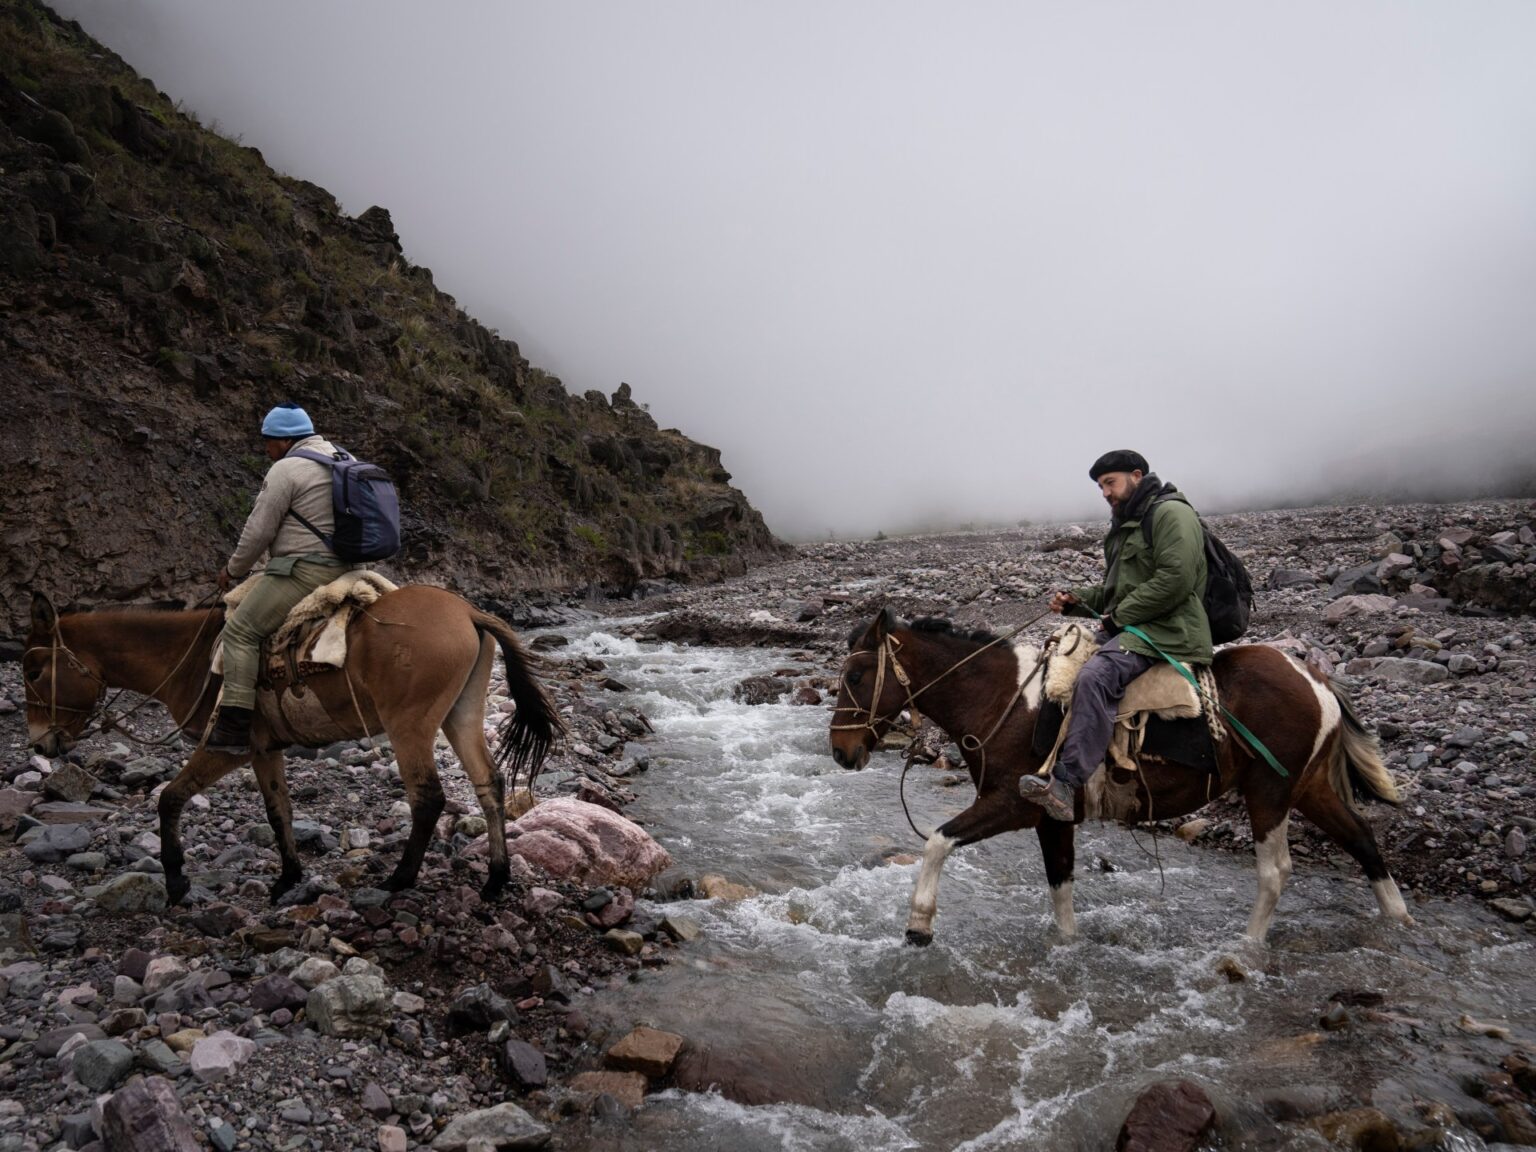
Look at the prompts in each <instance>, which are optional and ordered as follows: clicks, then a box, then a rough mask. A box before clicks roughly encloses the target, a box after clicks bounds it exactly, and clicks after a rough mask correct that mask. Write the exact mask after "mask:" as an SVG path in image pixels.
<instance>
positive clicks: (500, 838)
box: [443, 636, 510, 900]
mask: <svg viewBox="0 0 1536 1152" xmlns="http://www.w3.org/2000/svg"><path fill="white" fill-rule="evenodd" d="M495 658H496V642H495V640H494V639H492V638H491V637H489V636H487V637H484V638H483V639H482V640H481V641H480V658H479V660H477V661H476V662H475V668H474V671H473V672H471V673H470V675H469V679H468V681H467V682H466V683H465V685H464V691H463V692H461V693H459V698H458V699H457V700H456V701H454V704H453V707H452V708H450V709H449V710H448V716H447V718H446V719H445V720H444V721H443V735H445V736H447V737H448V743H449V744H451V745H452V746H453V750H454V751H455V752H456V753H458V757H459V762H460V763H461V764H463V765H464V771H465V772H466V773H467V774H468V775H469V781H470V783H471V784H473V785H474V788H475V799H477V800H479V801H480V811H481V812H483V813H484V814H485V825H486V830H487V832H488V834H489V835H488V839H487V842H486V843H487V847H488V848H489V849H490V864H491V871H490V876H489V877H487V879H486V881H485V886H484V887H482V888H481V889H480V898H481V899H482V900H491V899H494V898H495V897H496V896H498V895H500V894H501V890H502V889H503V888H505V887H506V886H507V877H508V876H509V875H510V869H509V868H508V867H507V807H506V781H505V780H503V779H502V775H501V773H500V772H498V771H497V770H496V765H495V764H494V763H493V762H492V760H491V750H490V749H489V748H488V747H486V743H485V688H486V684H487V682H488V681H489V680H490V676H491V663H492V661H494V660H495Z"/></svg>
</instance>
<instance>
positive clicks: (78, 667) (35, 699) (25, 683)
mask: <svg viewBox="0 0 1536 1152" xmlns="http://www.w3.org/2000/svg"><path fill="white" fill-rule="evenodd" d="M33 652H47V653H48V699H47V700H46V701H44V700H43V698H42V696H41V695H40V694H38V693H37V692H36V690H35V689H34V688H33V686H32V681H31V680H30V679H28V678H27V677H25V676H23V677H22V690H23V693H24V695H25V697H26V702H27V704H28V705H34V704H35V705H36V706H37V707H39V708H41V707H44V706H45V705H46V706H47V708H48V730H47V731H46V732H44V733H43V739H45V740H46V739H47V738H48V737H50V736H57V737H60V739H61V740H70V739H73V738H72V737H71V736H70V735H69V733H68V732H67V731H65V729H64V726H63V725H62V724H60V723H59V713H60V712H72V713H74V714H75V715H84V716H85V717H86V722H87V723H89V721H90V718H91V717H92V716H94V715H95V714H96V712H97V710H98V708H99V707H100V703H101V696H102V693H103V692H105V691H106V689H107V682H106V681H105V680H103V679H102V678H101V677H100V676H98V675H97V674H96V673H95V672H94V671H93V670H92V669H91V666H90V665H89V664H87V663H86V662H85V661H84V660H82V659H80V657H79V656H77V655H75V653H74V652H73V651H72V650H71V649H70V648H69V646H68V645H67V644H65V643H64V640H63V637H61V636H60V635H59V622H58V621H57V620H55V621H54V622H53V631H52V633H51V634H50V635H49V637H48V646H47V647H46V648H45V647H43V646H42V645H40V644H39V645H34V646H33V647H31V648H28V649H27V650H26V651H24V652H23V653H22V654H21V658H22V660H23V661H25V660H26V658H27V657H28V656H30V655H31V654H32V653H33ZM61 654H62V655H63V656H65V657H67V658H68V659H69V663H70V666H71V667H73V668H74V670H75V671H76V672H79V673H81V674H82V675H84V676H88V677H90V678H91V679H92V680H94V681H96V685H97V687H96V699H95V700H93V701H92V702H91V706H90V707H89V708H75V707H71V706H70V705H68V704H60V703H59V657H60V655H61ZM113 699H116V697H113ZM33 743H40V741H34V742H33Z"/></svg>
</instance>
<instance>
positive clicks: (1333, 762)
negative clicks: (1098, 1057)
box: [831, 608, 1413, 944]
mask: <svg viewBox="0 0 1536 1152" xmlns="http://www.w3.org/2000/svg"><path fill="white" fill-rule="evenodd" d="M995 639H996V638H995V637H992V636H990V635H989V634H987V633H969V634H967V633H961V632H957V631H955V630H953V629H952V628H951V627H950V625H949V623H948V621H942V620H918V621H916V622H914V623H911V624H908V623H904V622H902V621H899V620H898V619H897V618H896V616H895V615H894V613H892V612H891V610H890V609H889V608H887V609H885V610H884V611H883V612H881V613H880V615H878V616H877V617H876V618H875V620H874V622H873V623H872V624H870V625H869V627H868V628H866V629H864V630H863V631H862V633H860V634H856V635H855V636H853V637H851V638H850V645H849V654H848V658H847V660H846V661H845V663H844V665H843V676H842V686H841V688H840V689H839V691H838V696H837V708H836V711H835V712H834V713H833V723H832V733H831V736H832V757H833V759H834V760H836V761H837V763H838V764H839V765H841V766H842V767H844V768H852V769H859V768H862V767H864V765H865V764H866V763H867V762H868V760H869V754H870V751H871V750H872V749H873V748H874V747H875V745H876V744H877V743H878V741H879V740H880V738H881V737H883V736H884V735H885V734H886V733H887V732H888V731H890V728H891V726H892V724H893V723H894V722H895V720H896V719H897V717H898V716H899V715H900V714H901V712H902V710H903V709H904V708H907V707H909V706H910V707H915V708H921V710H922V712H923V715H925V716H927V717H928V718H929V719H930V720H932V721H933V722H934V723H935V724H937V725H938V726H939V727H940V728H942V729H944V731H945V732H947V733H948V734H949V736H950V737H951V738H952V739H954V740H956V741H961V748H962V752H963V753H964V755H965V758H966V762H967V765H968V766H969V768H970V772H971V780H972V782H973V783H974V784H975V785H976V788H977V794H976V800H975V802H974V803H973V804H972V805H971V806H970V807H969V808H967V809H966V810H965V811H964V812H962V813H960V814H959V815H958V816H956V817H954V818H953V819H952V820H948V821H946V822H945V823H944V824H942V825H941V826H940V827H939V828H938V829H936V830H935V831H934V832H933V833H932V835H931V836H930V837H929V838H928V844H927V847H926V849H925V850H924V852H923V864H922V870H921V872H920V873H919V875H918V880H917V886H916V888H915V889H914V890H913V893H912V913H911V918H910V919H909V920H908V922H907V939H908V941H910V942H911V943H913V944H927V943H929V942H930V941H931V940H932V939H933V916H934V913H935V911H936V910H937V907H938V892H939V873H940V871H941V870H942V869H943V866H944V860H945V858H946V857H947V856H948V855H949V854H950V852H952V851H953V850H954V849H956V848H958V847H960V846H961V845H963V844H974V843H975V842H976V841H978V840H985V839H987V838H988V837H991V836H996V835H997V834H998V833H1000V832H1012V831H1015V830H1018V829H1023V828H1034V829H1035V831H1036V833H1037V835H1038V836H1039V837H1040V850H1041V853H1042V854H1043V856H1044V857H1045V875H1046V879H1047V880H1048V881H1049V882H1050V886H1051V897H1052V903H1053V906H1054V909H1055V913H1056V924H1057V927H1058V928H1059V929H1060V930H1061V932H1062V934H1063V935H1064V936H1069V937H1070V936H1073V935H1075V934H1076V931H1077V926H1076V921H1075V919H1074V916H1073V911H1072V870H1073V852H1074V845H1073V836H1074V825H1073V824H1064V823H1060V822H1058V821H1056V820H1051V819H1049V818H1047V817H1046V816H1045V814H1044V812H1043V811H1042V810H1041V809H1040V807H1039V806H1038V805H1035V804H1030V803H1028V802H1027V801H1025V800H1024V799H1022V798H1021V797H1020V796H1019V778H1020V777H1021V776H1022V775H1023V774H1024V773H1026V772H1034V771H1036V770H1038V769H1039V767H1040V765H1041V763H1042V760H1041V757H1040V756H1039V755H1037V754H1036V753H1035V752H1034V750H1033V747H1032V745H1033V736H1034V729H1035V721H1036V719H1037V717H1038V716H1039V713H1040V702H1041V697H1042V689H1041V681H1042V679H1043V676H1041V675H1034V676H1031V673H1032V672H1033V671H1034V670H1035V668H1036V665H1037V663H1038V661H1039V655H1040V650H1039V649H1038V648H1034V647H1031V646H1028V645H1022V644H1021V645H1018V646H1017V647H1014V646H1010V645H1009V644H1006V643H996V642H995ZM1213 669H1214V671H1215V675H1216V683H1217V687H1218V692H1219V695H1220V698H1221V702H1222V703H1223V704H1224V705H1226V707H1227V708H1229V709H1230V710H1231V711H1232V712H1233V714H1234V715H1236V716H1238V717H1239V718H1240V719H1241V720H1242V721H1243V723H1244V724H1246V725H1247V726H1248V728H1249V729H1250V730H1251V731H1252V732H1253V734H1254V735H1255V736H1257V737H1258V738H1259V740H1261V741H1262V742H1263V743H1264V744H1265V745H1266V746H1267V747H1268V748H1269V750H1270V751H1271V752H1272V753H1274V755H1275V756H1276V757H1277V758H1278V759H1279V761H1280V763H1281V764H1282V765H1284V766H1286V767H1287V768H1288V770H1289V772H1290V774H1289V775H1288V776H1284V777H1282V776H1281V775H1280V774H1279V773H1277V772H1275V771H1274V770H1273V769H1272V768H1270V767H1269V766H1268V765H1267V764H1265V763H1264V762H1263V761H1262V760H1260V759H1259V758H1258V757H1257V756H1256V755H1254V754H1252V753H1250V751H1249V750H1248V749H1247V747H1246V746H1245V745H1243V744H1242V743H1241V742H1240V741H1239V740H1238V739H1237V738H1236V737H1234V736H1233V735H1231V734H1230V733H1229V734H1228V736H1227V738H1226V739H1225V740H1223V741H1221V742H1220V743H1219V744H1218V745H1217V760H1218V763H1219V767H1220V780H1219V782H1217V781H1212V780H1210V778H1209V777H1207V776H1206V775H1205V774H1203V773H1201V772H1197V771H1194V770H1192V769H1189V768H1186V767H1182V766H1180V765H1177V764H1169V763H1164V762H1160V761H1158V760H1157V759H1155V758H1152V757H1144V758H1143V759H1142V762H1141V764H1140V771H1139V772H1138V773H1137V780H1136V788H1137V798H1138V800H1139V801H1140V802H1141V809H1140V810H1141V811H1143V812H1149V811H1150V812H1152V813H1154V814H1155V815H1156V816H1157V818H1159V819H1164V818H1168V817H1176V816H1183V815H1186V814H1188V813H1190V812H1193V811H1195V810H1196V809H1197V808H1200V807H1203V806H1204V805H1205V804H1206V803H1208V802H1209V801H1210V800H1211V799H1213V798H1214V797H1216V796H1218V795H1221V794H1222V793H1224V792H1227V791H1230V790H1231V789H1234V788H1235V789H1237V791H1238V793H1239V794H1240V795H1241V796H1242V798H1243V801H1244V803H1245V804H1246V805H1247V807H1248V815H1249V818H1250V820H1251V821H1252V823H1253V839H1254V846H1255V849H1256V850H1257V854H1258V873H1259V894H1258V899H1257V900H1256V901H1255V903H1254V906H1253V914H1252V915H1251V916H1250V917H1249V920H1248V935H1249V936H1250V937H1251V938H1253V939H1254V940H1258V941H1262V940H1263V939H1264V937H1265V935H1266V934H1267V933H1268V931H1269V925H1270V920H1271V918H1272V917H1273V916H1274V911H1275V904H1276V902H1277V901H1278V900H1279V899H1280V892H1281V890H1282V889H1283V888H1284V886H1285V882H1286V880H1287V879H1288V878H1289V877H1290V874H1291V854H1290V849H1289V847H1288V846H1287V844H1286V830H1287V827H1288V824H1289V820H1290V812H1291V809H1292V808H1296V809H1299V810H1300V811H1301V812H1302V814H1303V815H1305V816H1306V817H1307V818H1308V819H1310V820H1311V821H1312V822H1313V823H1314V824H1316V825H1317V826H1318V827H1319V828H1321V829H1322V830H1323V831H1324V832H1326V833H1327V834H1328V835H1329V836H1330V837H1331V838H1332V839H1333V841H1334V842H1335V843H1336V844H1338V845H1339V846H1340V847H1341V848H1343V849H1344V850H1345V851H1346V852H1348V853H1349V854H1350V855H1351V856H1353V857H1354V858H1355V859H1356V860H1358V861H1359V862H1360V865H1361V867H1363V868H1364V869H1365V874H1366V876H1367V877H1369V878H1370V881H1371V887H1372V889H1373V890H1374V891H1375V894H1376V900H1377V902H1378V904H1379V905H1380V907H1381V912H1382V914H1383V915H1384V916H1390V917H1392V918H1393V919H1395V920H1398V921H1400V922H1401V923H1403V924H1411V923H1413V921H1412V919H1411V918H1410V917H1409V915H1408V910H1407V908H1406V907H1405V906H1404V904H1403V898H1402V895H1401V894H1400V893H1399V892H1398V889H1397V884H1396V883H1395V882H1394V881H1393V879H1392V877H1391V875H1390V874H1389V873H1388V871H1387V867H1386V865H1385V864H1384V863H1382V859H1381V853H1380V851H1378V849H1377V847H1376V838H1375V837H1374V836H1373V835H1372V834H1371V829H1370V826H1369V825H1368V824H1367V823H1366V822H1365V821H1364V820H1363V819H1362V818H1361V816H1360V814H1359V813H1358V812H1357V811H1356V809H1355V806H1354V799H1353V797H1354V794H1355V793H1356V792H1357V791H1358V792H1362V793H1364V794H1366V795H1367V796H1369V797H1372V798H1375V799H1379V800H1385V801H1388V802H1390V803H1395V802H1396V801H1397V790H1396V787H1395V786H1394V785H1393V783H1392V778H1391V776H1390V775H1389V774H1388V773H1387V770H1386V767H1385V766H1384V765H1383V764H1382V762H1381V756H1380V751H1379V748H1378V746H1377V744H1376V740H1375V738H1374V737H1373V736H1371V735H1370V734H1369V733H1368V732H1366V730H1365V728H1364V727H1363V726H1362V725H1361V723H1360V720H1359V718H1358V717H1357V716H1356V715H1355V712H1354V709H1353V707H1352V706H1351V705H1350V701H1349V698H1348V696H1347V695H1346V694H1345V692H1344V690H1343V689H1342V688H1341V687H1340V686H1339V685H1337V684H1334V683H1332V682H1331V680H1329V679H1327V678H1325V677H1322V676H1319V675H1318V674H1316V673H1314V672H1313V671H1312V670H1311V669H1310V668H1308V667H1307V666H1305V665H1303V664H1302V663H1300V662H1299V661H1297V660H1295V659H1293V658H1292V657H1290V656H1288V655H1286V654H1285V653H1283V652H1281V651H1280V650H1279V649H1277V648H1271V647H1268V646H1265V645H1258V644H1254V645H1244V646H1241V647H1236V648H1227V649H1225V650H1223V651H1221V652H1218V653H1217V654H1216V660H1215V663H1214V664H1213ZM994 727H995V732H994ZM989 733H991V734H992V735H991V739H990V740H985V738H986V736H987V735H988V734H989ZM968 735H969V736H973V737H975V741H969V740H965V737H966V736H968ZM977 741H985V748H984V750H981V751H978V750H977V749H976V748H975V747H974V746H973V747H971V748H967V747H966V745H968V744H970V745H974V743H975V742H977ZM983 767H984V768H985V770H984V771H983ZM1077 805H1078V808H1077V819H1078V821H1081V820H1082V819H1083V801H1082V796H1081V790H1079V796H1078V800H1077Z"/></svg>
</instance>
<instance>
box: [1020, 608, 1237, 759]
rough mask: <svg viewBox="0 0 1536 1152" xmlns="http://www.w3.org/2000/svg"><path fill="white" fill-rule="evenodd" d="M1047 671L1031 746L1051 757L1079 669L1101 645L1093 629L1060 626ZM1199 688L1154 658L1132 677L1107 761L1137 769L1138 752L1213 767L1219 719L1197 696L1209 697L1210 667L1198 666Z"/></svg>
mask: <svg viewBox="0 0 1536 1152" xmlns="http://www.w3.org/2000/svg"><path fill="white" fill-rule="evenodd" d="M1054 640H1055V645H1054V650H1053V652H1052V655H1051V659H1050V662H1049V663H1048V664H1047V666H1046V672H1045V701H1044V702H1043V705H1042V708H1041V714H1040V718H1039V720H1038V721H1037V722H1036V725H1035V740H1034V745H1035V751H1036V752H1037V753H1038V754H1039V755H1041V756H1046V757H1049V758H1050V760H1051V761H1052V762H1054V759H1055V753H1056V751H1057V750H1058V749H1059V747H1060V744H1061V737H1062V736H1063V735H1064V733H1063V726H1064V721H1065V719H1066V716H1067V715H1068V714H1069V713H1070V711H1071V706H1072V691H1073V688H1074V686H1075V685H1076V683H1077V676H1078V673H1079V672H1081V671H1082V669H1083V665H1085V664H1087V663H1088V660H1089V658H1090V657H1091V656H1092V655H1093V654H1094V653H1095V652H1097V651H1098V650H1099V646H1098V644H1097V643H1095V641H1094V639H1093V633H1092V632H1091V631H1090V630H1089V629H1087V628H1085V627H1083V626H1082V625H1080V624H1067V625H1065V626H1063V627H1062V628H1061V629H1059V630H1058V631H1057V633H1056V636H1055V638H1054ZM1195 672H1196V678H1197V679H1198V680H1199V681H1200V686H1201V691H1200V692H1196V691H1195V688H1194V685H1192V684H1190V682H1189V681H1188V680H1186V679H1184V677H1183V676H1181V675H1180V674H1179V672H1178V670H1177V669H1176V668H1174V667H1173V666H1172V665H1170V664H1167V663H1158V664H1154V665H1153V666H1152V667H1151V668H1150V669H1148V670H1147V671H1146V672H1144V673H1142V674H1141V675H1140V676H1138V677H1137V678H1136V679H1135V680H1133V681H1131V683H1130V685H1129V687H1127V688H1126V691H1125V696H1124V697H1123V698H1122V699H1121V701H1120V706H1119V709H1118V710H1117V713H1116V716H1115V729H1114V733H1113V735H1112V736H1111V737H1110V747H1109V757H1108V760H1109V762H1110V763H1112V764H1114V765H1116V766H1117V767H1120V768H1124V769H1127V770H1129V771H1135V770H1136V764H1137V760H1138V758H1139V757H1140V756H1142V755H1150V756H1157V757H1158V758H1159V759H1163V760H1170V761H1173V762H1174V763H1177V764H1184V765H1187V766H1189V767H1191V768H1198V769H1202V770H1205V771H1215V768H1216V751H1215V747H1214V741H1216V740H1219V739H1221V737H1222V731H1221V729H1220V727H1219V724H1218V723H1212V722H1211V721H1212V720H1213V717H1212V716H1210V709H1202V707H1201V697H1202V696H1204V697H1205V698H1206V699H1207V700H1209V701H1211V702H1212V703H1214V702H1215V699H1216V683H1215V679H1214V677H1212V676H1211V674H1210V669H1209V668H1204V667H1201V668H1197V669H1196V670H1195Z"/></svg>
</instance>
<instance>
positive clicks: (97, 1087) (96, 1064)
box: [71, 1040, 133, 1092]
mask: <svg viewBox="0 0 1536 1152" xmlns="http://www.w3.org/2000/svg"><path fill="white" fill-rule="evenodd" d="M71 1067H72V1068H73V1069H74V1073H75V1079H76V1080H78V1081H80V1083H81V1084H83V1085H85V1086H86V1087H87V1088H89V1089H90V1090H91V1091H92V1092H110V1091H111V1090H112V1089H113V1088H116V1087H117V1085H118V1083H119V1082H120V1081H121V1080H122V1079H123V1077H125V1076H127V1075H128V1073H129V1072H131V1071H132V1070H133V1052H132V1050H131V1049H130V1048H129V1047H128V1045H126V1044H124V1043H123V1042H122V1041H121V1040H92V1041H89V1042H88V1043H86V1044H83V1045H81V1046H80V1048H78V1049H77V1050H76V1051H75V1054H74V1063H73V1064H72V1065H71Z"/></svg>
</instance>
